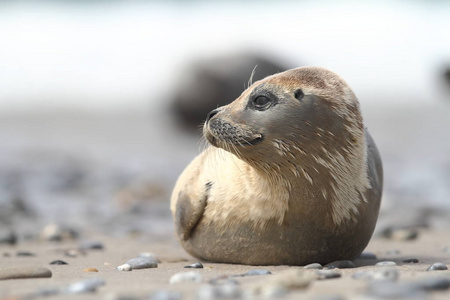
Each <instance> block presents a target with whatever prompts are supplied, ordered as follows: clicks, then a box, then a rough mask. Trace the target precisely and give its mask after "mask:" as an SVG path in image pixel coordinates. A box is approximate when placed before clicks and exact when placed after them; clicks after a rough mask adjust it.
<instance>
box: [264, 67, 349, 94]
mask: <svg viewBox="0 0 450 300" xmlns="http://www.w3.org/2000/svg"><path fill="white" fill-rule="evenodd" d="M261 83H269V84H274V85H277V86H284V87H286V88H287V89H289V90H295V89H302V90H303V92H304V93H305V94H306V93H312V94H316V95H319V96H322V97H324V98H328V99H332V98H344V97H346V96H347V95H348V94H349V93H353V92H352V91H351V89H350V87H349V86H348V85H347V83H346V82H345V81H344V80H343V79H342V78H341V77H340V76H339V75H337V74H336V73H334V72H331V71H329V70H327V69H324V68H318V67H301V68H297V69H292V70H288V71H286V72H282V73H279V74H275V75H272V76H269V77H266V78H265V79H263V80H262V82H261Z"/></svg>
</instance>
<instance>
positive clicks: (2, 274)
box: [0, 267, 52, 280]
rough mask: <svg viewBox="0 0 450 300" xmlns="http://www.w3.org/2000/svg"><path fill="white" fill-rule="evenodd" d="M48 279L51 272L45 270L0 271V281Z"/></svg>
mask: <svg viewBox="0 0 450 300" xmlns="http://www.w3.org/2000/svg"><path fill="white" fill-rule="evenodd" d="M50 277H52V271H50V270H49V269H47V268H32V267H19V268H4V269H3V268H2V269H0V280H3V279H22V278H50Z"/></svg>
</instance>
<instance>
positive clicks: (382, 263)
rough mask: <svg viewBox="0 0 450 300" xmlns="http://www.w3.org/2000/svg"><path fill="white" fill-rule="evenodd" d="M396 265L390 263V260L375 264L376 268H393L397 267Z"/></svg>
mask: <svg viewBox="0 0 450 300" xmlns="http://www.w3.org/2000/svg"><path fill="white" fill-rule="evenodd" d="M396 265H397V264H396V263H395V262H393V261H389V260H385V261H380V262H377V263H376V264H375V266H377V267H392V266H396Z"/></svg>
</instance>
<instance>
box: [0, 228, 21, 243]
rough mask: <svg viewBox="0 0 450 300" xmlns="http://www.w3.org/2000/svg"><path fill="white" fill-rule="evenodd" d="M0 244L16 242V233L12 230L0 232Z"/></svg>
mask: <svg viewBox="0 0 450 300" xmlns="http://www.w3.org/2000/svg"><path fill="white" fill-rule="evenodd" d="M0 244H8V245H15V244H17V235H16V233H15V232H14V231H12V230H7V231H3V230H2V231H1V232H0Z"/></svg>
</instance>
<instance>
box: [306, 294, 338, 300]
mask: <svg viewBox="0 0 450 300" xmlns="http://www.w3.org/2000/svg"><path fill="white" fill-rule="evenodd" d="M312 299H313V300H344V298H343V297H342V296H341V295H320V296H316V297H314V298H312Z"/></svg>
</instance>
